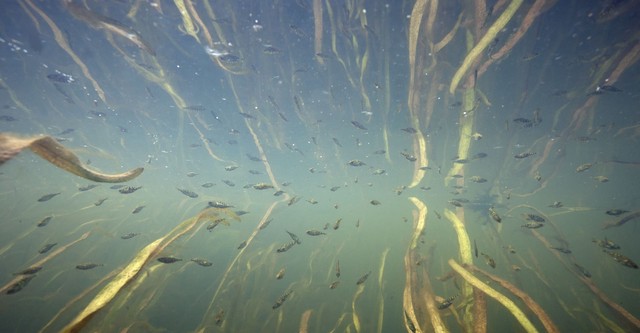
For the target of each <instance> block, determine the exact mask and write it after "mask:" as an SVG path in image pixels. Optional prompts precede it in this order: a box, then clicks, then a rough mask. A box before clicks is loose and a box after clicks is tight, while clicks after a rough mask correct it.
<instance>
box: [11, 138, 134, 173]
mask: <svg viewBox="0 0 640 333" xmlns="http://www.w3.org/2000/svg"><path fill="white" fill-rule="evenodd" d="M24 148H30V149H31V151H33V152H34V153H35V154H37V155H39V156H40V157H42V158H43V159H45V160H47V161H49V162H50V163H51V164H53V165H55V166H57V167H58V168H60V169H63V170H65V171H67V172H69V173H72V174H74V175H76V176H80V177H82V178H85V179H88V180H93V181H95V182H101V183H122V182H127V181H129V180H132V179H134V178H136V177H138V176H139V175H140V174H141V173H142V171H144V168H136V169H133V170H129V171H127V172H123V173H119V174H106V173H101V172H97V171H95V170H91V169H89V168H87V166H85V165H84V164H83V163H82V162H80V159H79V158H78V156H76V155H75V154H74V153H73V152H71V150H69V149H67V148H66V147H65V146H63V145H61V144H60V143H58V142H57V141H56V140H55V139H54V138H52V137H50V136H44V137H40V138H29V139H22V138H18V137H16V136H13V135H11V134H7V133H0V165H2V164H3V163H4V162H6V161H8V160H10V159H12V158H13V157H15V156H16V155H17V154H18V153H20V151H22V150H23V149H24Z"/></svg>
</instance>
